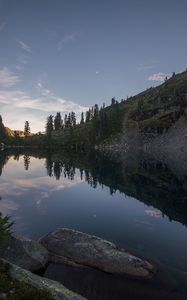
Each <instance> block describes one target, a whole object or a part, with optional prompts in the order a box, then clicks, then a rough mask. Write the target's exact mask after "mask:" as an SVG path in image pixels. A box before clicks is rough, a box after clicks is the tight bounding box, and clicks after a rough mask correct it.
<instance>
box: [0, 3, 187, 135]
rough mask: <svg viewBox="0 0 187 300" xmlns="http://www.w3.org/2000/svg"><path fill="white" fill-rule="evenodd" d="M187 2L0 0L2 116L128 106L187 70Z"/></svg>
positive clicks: (16, 124)
mask: <svg viewBox="0 0 187 300" xmlns="http://www.w3.org/2000/svg"><path fill="white" fill-rule="evenodd" d="M186 30H187V1H186V0H157V1H155V0H16V1H15V0H0V114H1V115H2V117H3V122H4V124H5V126H8V127H10V128H11V129H20V130H23V128H24V123H25V121H26V120H28V121H29V123H30V127H31V131H32V132H37V131H44V128H45V123H46V118H47V116H48V115H50V114H52V115H55V114H56V112H57V111H60V112H61V114H62V116H64V114H65V113H68V112H71V111H74V112H75V113H76V114H77V115H80V113H81V111H85V110H87V108H88V107H90V106H92V105H94V104H95V103H97V104H98V105H99V106H101V105H102V104H103V103H105V104H106V105H109V104H110V102H111V98H112V97H115V98H116V99H117V100H119V101H120V100H121V99H125V98H126V97H127V96H132V95H135V94H137V93H138V92H141V91H143V90H144V89H146V88H149V87H151V86H155V85H158V84H160V83H162V81H163V80H164V78H165V76H170V74H171V73H172V72H174V71H175V72H176V73H178V72H182V71H184V70H185V69H186V67H187V55H186V53H187V34H186Z"/></svg>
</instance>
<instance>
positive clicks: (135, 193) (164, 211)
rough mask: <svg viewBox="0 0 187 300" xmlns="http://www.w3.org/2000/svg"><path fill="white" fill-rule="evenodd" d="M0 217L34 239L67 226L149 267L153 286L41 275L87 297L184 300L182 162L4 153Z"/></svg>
mask: <svg viewBox="0 0 187 300" xmlns="http://www.w3.org/2000/svg"><path fill="white" fill-rule="evenodd" d="M0 174H1V177H0V212H2V214H3V215H9V216H10V217H11V220H13V221H14V227H13V230H14V232H16V233H18V234H21V235H24V236H26V237H29V238H31V239H38V238H40V237H41V236H43V235H45V234H47V233H48V232H50V231H52V230H54V229H56V228H59V227H68V228H73V229H76V230H80V231H83V232H86V233H89V234H94V235H97V236H100V237H102V238H105V239H108V240H110V241H113V242H115V243H116V244H117V245H119V246H120V247H124V248H125V249H127V250H128V251H130V252H132V253H134V254H136V255H138V256H140V257H143V258H146V259H148V260H150V261H151V262H153V263H154V264H155V265H156V266H157V274H156V276H155V279H154V280H153V282H143V281H142V282H140V281H138V280H131V279H127V278H122V277H120V276H113V275H110V274H105V273H102V272H100V271H97V270H90V269H86V270H82V269H75V268H72V267H67V266H57V265H50V266H49V267H48V268H47V270H46V271H45V273H44V276H46V277H49V278H53V279H56V280H59V281H61V282H62V283H64V284H65V285H66V286H67V287H69V288H71V289H72V290H74V291H77V292H78V293H80V294H82V295H83V296H85V297H87V298H88V299H93V300H96V299H97V300H99V299H107V300H110V299H115V300H118V299H120V300H121V299H122V300H123V299H127V300H128V299H138V298H141V299H150V297H151V298H152V299H170V300H171V299H187V227H186V226H187V157H186V154H185V153H182V155H180V156H177V157H173V156H172V155H158V154H154V155H153V154H150V153H149V154H147V153H146V154H145V153H139V152H137V153H125V154H124V155H118V154H116V155H110V154H107V155H106V154H105V155H103V154H100V153H97V152H93V153H89V154H87V153H80V154H75V153H74V154H70V153H65V152H64V153H63V152H55V151H54V150H53V151H52V150H51V151H47V150H45V151H41V150H38V151H37V150H31V149H27V150H23V149H20V150H19V149H14V150H13V149H12V150H4V151H1V153H0Z"/></svg>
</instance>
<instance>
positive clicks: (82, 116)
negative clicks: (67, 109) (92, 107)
mask: <svg viewBox="0 0 187 300" xmlns="http://www.w3.org/2000/svg"><path fill="white" fill-rule="evenodd" d="M80 124H84V113H83V112H81V121H80Z"/></svg>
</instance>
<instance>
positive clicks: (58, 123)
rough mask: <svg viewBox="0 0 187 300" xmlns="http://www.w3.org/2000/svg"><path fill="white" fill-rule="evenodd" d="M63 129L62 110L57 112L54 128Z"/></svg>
mask: <svg viewBox="0 0 187 300" xmlns="http://www.w3.org/2000/svg"><path fill="white" fill-rule="evenodd" d="M60 129H62V118H61V114H60V112H57V114H56V116H55V119H54V130H60Z"/></svg>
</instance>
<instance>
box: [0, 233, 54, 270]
mask: <svg viewBox="0 0 187 300" xmlns="http://www.w3.org/2000/svg"><path fill="white" fill-rule="evenodd" d="M0 257H1V258H4V259H6V260H7V261H9V262H11V263H13V264H16V265H18V266H20V267H22V268H24V269H26V270H29V271H31V272H38V271H40V270H42V269H44V268H45V267H46V266H47V263H48V258H49V254H48V251H47V250H46V249H45V248H44V247H43V246H42V245H41V244H40V243H38V242H36V241H32V240H29V239H26V238H23V237H20V236H15V235H13V236H10V237H9V238H8V239H7V240H5V241H3V242H1V247H0Z"/></svg>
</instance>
